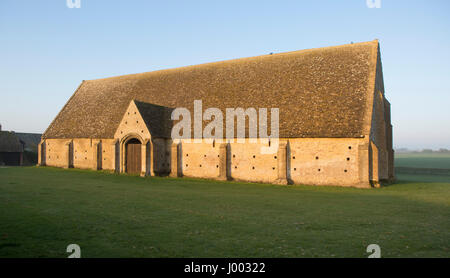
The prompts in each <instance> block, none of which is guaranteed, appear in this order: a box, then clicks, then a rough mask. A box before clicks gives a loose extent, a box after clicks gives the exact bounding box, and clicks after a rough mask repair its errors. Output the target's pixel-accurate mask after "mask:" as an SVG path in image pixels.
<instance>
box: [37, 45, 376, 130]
mask: <svg viewBox="0 0 450 278" xmlns="http://www.w3.org/2000/svg"><path fill="white" fill-rule="evenodd" d="M378 47H379V45H378V41H376V40H375V41H372V42H364V43H356V44H349V45H342V46H336V47H326V48H317V49H310V50H302V51H294V52H287V53H280V54H273V55H264V56H257V57H251V58H243V59H236V60H229V61H223V62H215V63H208V64H202V65H196V66H189V67H182V68H176V69H169V70H160V71H154V72H147V73H140V74H132V75H125V76H118V77H112V78H106V79H98V80H91V81H84V82H83V83H82V84H81V85H80V87H79V88H78V89H77V91H76V92H75V94H74V95H73V96H72V97H71V98H70V100H69V101H68V103H67V104H66V105H65V106H64V108H63V109H62V110H61V112H60V113H59V114H58V116H57V117H56V118H55V120H54V121H53V122H52V124H51V125H50V126H49V128H48V129H47V131H46V132H45V133H44V137H45V138H112V137H113V136H114V132H115V130H116V128H117V126H118V124H119V122H120V120H121V118H122V115H123V113H124V112H125V110H126V109H127V107H128V104H129V103H130V101H131V100H133V99H135V100H138V101H141V102H146V103H152V104H155V105H160V106H165V107H171V108H175V107H186V108H188V109H190V110H191V111H193V102H194V100H200V99H201V100H202V101H203V109H207V108H209V107H217V108H219V109H222V111H223V112H224V114H225V108H236V107H242V108H248V107H254V108H256V109H258V108H275V107H278V108H279V109H280V130H279V132H280V133H279V134H280V137H282V138H292V137H359V136H361V135H362V134H366V130H365V126H367V125H368V123H367V122H366V121H367V119H370V117H368V115H367V113H370V109H368V107H370V104H369V102H370V101H371V96H370V94H373V86H374V85H373V83H374V82H375V81H374V80H373V79H374V76H375V71H376V61H377V55H378ZM224 134H225V133H224Z"/></svg>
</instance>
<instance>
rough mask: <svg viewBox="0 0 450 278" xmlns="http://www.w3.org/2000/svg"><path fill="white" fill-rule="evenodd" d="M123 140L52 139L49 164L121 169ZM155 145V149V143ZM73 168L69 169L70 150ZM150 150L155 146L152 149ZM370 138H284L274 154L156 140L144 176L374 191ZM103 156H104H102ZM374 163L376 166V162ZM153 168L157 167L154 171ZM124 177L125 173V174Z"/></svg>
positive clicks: (254, 146)
mask: <svg viewBox="0 0 450 278" xmlns="http://www.w3.org/2000/svg"><path fill="white" fill-rule="evenodd" d="M117 142H118V141H117V140H114V139H73V140H67V139H46V140H45V141H43V142H42V143H41V144H44V145H45V148H42V146H41V148H40V149H41V150H42V149H45V152H46V153H45V163H43V162H42V161H41V163H42V164H45V165H48V166H55V167H74V168H82V169H94V170H97V169H104V170H116V171H117V163H116V159H119V158H118V157H120V156H119V155H118V154H117V149H118V148H117V144H118V143H117ZM150 142H151V144H149V143H150ZM71 144H72V147H73V165H69V162H70V159H69V153H70V151H69V150H70V145H71ZM149 146H150V147H149ZM369 146H370V144H369V140H368V138H333V139H332V138H294V139H289V140H287V139H282V140H280V142H279V146H278V149H276V150H275V152H274V153H272V154H262V153H261V148H262V147H268V143H267V142H264V143H261V142H258V143H250V142H248V140H247V141H246V142H245V143H236V142H231V143H216V142H214V141H213V142H212V141H210V140H208V141H202V142H201V143H193V142H187V141H182V142H178V143H172V141H171V140H169V139H160V138H154V139H152V140H151V141H146V142H145V143H144V144H143V154H144V155H143V156H142V158H143V165H147V164H146V162H145V160H144V159H147V157H149V158H150V159H152V164H151V166H150V165H148V166H144V168H143V170H142V171H143V175H164V174H168V173H169V172H170V171H172V173H173V174H175V176H186V177H197V178H210V179H221V180H227V179H228V180H239V181H250V182H262V183H281V184H308V185H336V186H354V187H370V183H369V179H370V177H369V172H370V171H372V170H371V169H370V168H371V166H370V163H369V160H370V151H369ZM99 152H100V155H99ZM372 162H373V161H372ZM150 167H153V168H151V169H150ZM122 172H124V171H123V169H122Z"/></svg>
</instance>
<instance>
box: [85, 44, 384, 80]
mask: <svg viewBox="0 0 450 278" xmlns="http://www.w3.org/2000/svg"><path fill="white" fill-rule="evenodd" d="M378 43H379V41H378V39H375V40H372V41H365V42H358V43H348V44H341V45H333V46H324V47H315V48H307V49H300V50H294V51H286V52H280V53H273V54H263V55H257V56H249V57H241V58H234V59H227V60H221V61H214V62H206V63H201V64H195V65H186V66H180V67H174V68H167V69H159V70H154V71H146V72H139V73H130V74H123V75H116V76H111V77H105V78H97V79H91V80H87V81H104V80H110V79H115V78H123V77H137V76H139V75H148V74H156V73H164V72H170V71H175V70H187V69H191V68H199V67H205V66H212V65H219V64H225V63H233V62H244V61H248V60H252V59H258V58H267V57H274V56H285V55H292V54H303V53H310V52H316V51H322V50H331V49H339V48H346V47H356V46H361V45H370V44H377V45H378Z"/></svg>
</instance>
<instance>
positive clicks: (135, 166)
mask: <svg viewBox="0 0 450 278" xmlns="http://www.w3.org/2000/svg"><path fill="white" fill-rule="evenodd" d="M126 151H127V164H126V165H127V173H129V174H140V173H141V142H139V141H138V140H135V139H132V140H130V142H128V143H127V148H126Z"/></svg>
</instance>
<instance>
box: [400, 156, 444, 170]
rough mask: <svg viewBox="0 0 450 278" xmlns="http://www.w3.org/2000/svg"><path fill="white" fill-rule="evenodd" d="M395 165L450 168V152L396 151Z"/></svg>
mask: <svg viewBox="0 0 450 278" xmlns="http://www.w3.org/2000/svg"><path fill="white" fill-rule="evenodd" d="M395 166H397V167H414V168H436V169H450V154H448V153H396V154H395Z"/></svg>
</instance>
